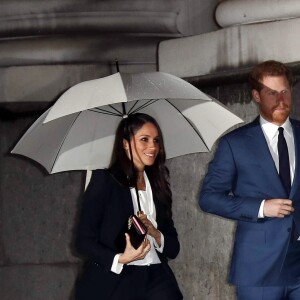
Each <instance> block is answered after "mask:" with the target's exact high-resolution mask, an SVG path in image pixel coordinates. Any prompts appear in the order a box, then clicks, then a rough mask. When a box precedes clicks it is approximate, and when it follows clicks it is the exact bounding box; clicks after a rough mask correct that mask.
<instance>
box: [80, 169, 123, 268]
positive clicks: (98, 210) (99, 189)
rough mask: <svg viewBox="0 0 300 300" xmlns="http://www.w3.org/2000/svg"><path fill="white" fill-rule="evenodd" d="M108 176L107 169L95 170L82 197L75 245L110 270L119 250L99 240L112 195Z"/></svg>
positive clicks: (92, 259) (82, 252)
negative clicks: (100, 228)
mask: <svg viewBox="0 0 300 300" xmlns="http://www.w3.org/2000/svg"><path fill="white" fill-rule="evenodd" d="M108 177H109V174H108V172H107V171H105V170H96V171H93V174H92V178H91V181H90V183H89V185H88V187H87V189H86V191H85V193H84V195H83V199H82V208H81V215H80V218H79V223H78V228H77V235H76V239H75V247H76V249H77V251H78V252H79V253H80V254H82V255H83V256H85V257H86V258H87V259H88V260H90V261H93V262H96V263H97V264H99V265H100V266H102V267H103V268H104V269H107V270H110V268H111V266H112V262H113V258H114V256H115V255H116V254H117V252H116V251H115V250H113V249H112V248H109V247H108V246H106V245H103V244H102V243H101V242H100V241H99V240H98V234H99V226H100V224H101V221H102V219H103V215H104V213H105V208H106V203H107V201H108V200H109V196H110V188H109V187H110V184H109V183H108Z"/></svg>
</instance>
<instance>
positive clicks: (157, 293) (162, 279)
mask: <svg viewBox="0 0 300 300" xmlns="http://www.w3.org/2000/svg"><path fill="white" fill-rule="evenodd" d="M123 272H124V273H123ZM122 273H123V274H122V279H121V280H120V282H119V284H118V286H117V287H116V289H115V290H114V292H113V294H112V296H111V300H120V299H122V300H153V299H155V300H181V299H183V296H182V294H181V292H180V290H179V287H178V284H177V281H176V279H175V277H174V274H173V272H172V271H171V269H169V267H168V266H164V265H162V264H155V265H150V266H125V267H124V269H123V271H122Z"/></svg>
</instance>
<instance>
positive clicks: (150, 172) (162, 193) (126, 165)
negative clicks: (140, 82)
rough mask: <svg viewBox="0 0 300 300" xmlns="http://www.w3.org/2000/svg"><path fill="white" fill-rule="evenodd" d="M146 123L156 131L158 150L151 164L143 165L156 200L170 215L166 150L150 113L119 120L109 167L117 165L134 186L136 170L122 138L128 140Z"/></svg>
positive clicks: (131, 115) (160, 132) (136, 114)
mask: <svg viewBox="0 0 300 300" xmlns="http://www.w3.org/2000/svg"><path fill="white" fill-rule="evenodd" d="M146 123H152V124H153V125H154V126H155V127H156V129H157V132H158V145H159V151H158V154H157V157H156V159H155V162H154V164H153V165H152V166H145V172H146V173H147V176H148V178H149V181H150V183H151V187H152V189H153V192H154V193H155V195H156V196H157V198H158V200H159V201H161V202H162V203H164V204H165V205H167V207H168V208H167V214H168V215H169V216H171V204H172V200H171V199H172V195H171V189H170V185H169V170H168V168H167V167H166V165H165V162H166V152H165V147H164V141H163V135H162V131H161V129H160V126H159V124H158V123H157V121H156V120H155V119H154V118H153V117H151V116H150V115H147V114H144V113H134V114H130V115H128V117H125V118H123V119H122V120H121V122H120V123H119V126H118V128H117V130H116V135H115V142H114V148H113V153H112V158H111V162H110V167H109V169H111V168H113V167H114V166H116V165H118V166H119V167H120V168H121V169H122V171H123V172H124V174H125V175H126V176H127V179H128V185H129V186H130V187H134V186H135V182H136V180H137V178H136V174H137V172H133V170H132V162H131V161H130V158H129V157H128V155H127V153H126V150H125V149H124V140H126V141H128V142H130V141H131V140H132V138H133V136H134V135H135V134H136V132H137V131H138V130H139V129H140V128H142V126H143V125H144V124H146Z"/></svg>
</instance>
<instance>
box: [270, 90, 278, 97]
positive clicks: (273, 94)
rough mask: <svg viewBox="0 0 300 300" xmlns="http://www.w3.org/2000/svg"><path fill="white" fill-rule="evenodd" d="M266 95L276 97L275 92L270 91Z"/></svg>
mask: <svg viewBox="0 0 300 300" xmlns="http://www.w3.org/2000/svg"><path fill="white" fill-rule="evenodd" d="M268 94H269V95H270V96H276V95H277V92H276V91H270V92H269V93H268Z"/></svg>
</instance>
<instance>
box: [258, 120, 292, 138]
mask: <svg viewBox="0 0 300 300" xmlns="http://www.w3.org/2000/svg"><path fill="white" fill-rule="evenodd" d="M259 122H260V125H261V127H262V129H263V131H264V132H265V134H266V135H267V137H268V138H269V139H270V140H272V139H273V138H274V137H277V135H278V128H279V127H283V128H284V131H285V133H287V134H288V135H289V136H293V128H292V125H291V122H290V119H289V118H287V119H286V121H285V122H284V123H283V124H282V125H281V126H278V125H275V124H273V123H271V122H269V121H267V120H266V119H264V118H263V117H262V116H260V118H259Z"/></svg>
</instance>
